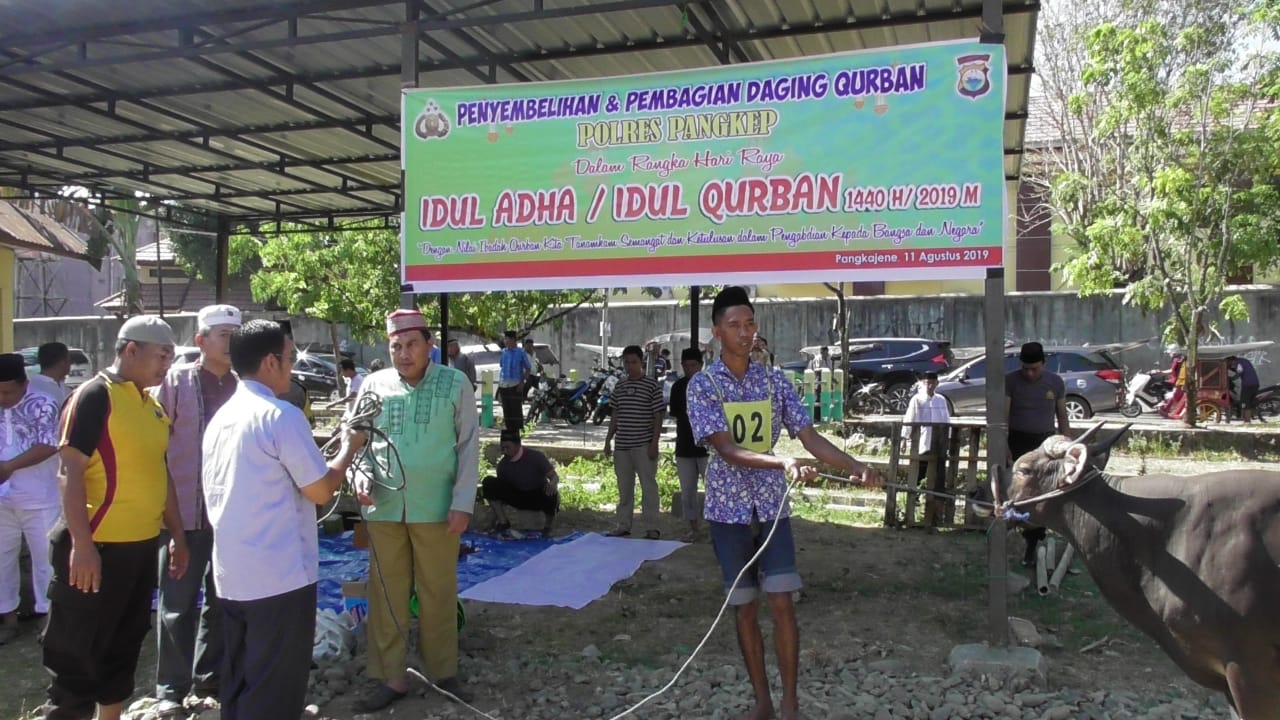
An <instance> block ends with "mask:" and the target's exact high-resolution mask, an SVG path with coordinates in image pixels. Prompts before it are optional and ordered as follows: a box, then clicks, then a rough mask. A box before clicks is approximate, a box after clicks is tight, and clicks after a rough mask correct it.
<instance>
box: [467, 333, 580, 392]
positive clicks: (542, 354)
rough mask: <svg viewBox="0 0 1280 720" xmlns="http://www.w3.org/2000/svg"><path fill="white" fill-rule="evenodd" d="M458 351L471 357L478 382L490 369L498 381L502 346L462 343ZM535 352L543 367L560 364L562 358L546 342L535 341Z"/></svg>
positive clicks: (495, 380) (482, 379)
mask: <svg viewBox="0 0 1280 720" xmlns="http://www.w3.org/2000/svg"><path fill="white" fill-rule="evenodd" d="M458 351H459V352H461V353H462V354H463V355H467V356H468V357H470V358H471V362H473V363H475V366H476V382H477V383H481V382H483V381H484V372H485V371H486V370H489V371H491V372H492V373H493V381H494V382H495V383H496V382H497V381H498V374H499V372H500V370H501V367H500V365H501V360H502V346H501V345H496V344H494V343H486V344H484V345H462V346H460V347H459V348H458ZM533 354H534V356H535V357H537V359H538V362H540V363H542V366H543V367H550V366H553V365H559V364H560V358H558V357H556V354H555V351H554V350H552V349H551V346H550V345H548V344H546V343H534V344H533Z"/></svg>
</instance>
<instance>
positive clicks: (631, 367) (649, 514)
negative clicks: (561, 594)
mask: <svg viewBox="0 0 1280 720" xmlns="http://www.w3.org/2000/svg"><path fill="white" fill-rule="evenodd" d="M622 368H623V370H625V371H626V373H627V376H626V377H625V378H623V379H622V381H621V382H619V383H618V385H617V386H616V387H615V388H614V389H613V395H611V396H610V397H609V404H610V405H611V406H612V407H613V415H612V416H611V417H610V418H609V432H608V434H606V435H605V439H604V454H605V455H612V456H613V471H614V474H615V476H616V477H617V479H618V511H617V512H618V526H617V527H615V528H614V529H613V530H611V531H609V532H608V533H607V534H608V535H609V536H610V537H627V536H629V535H630V534H631V515H632V513H633V512H634V510H635V493H636V476H637V475H639V476H640V488H641V490H642V491H643V492H644V495H643V496H642V498H641V504H640V507H641V511H640V516H641V518H642V519H643V520H644V525H645V533H644V536H645V537H646V538H648V539H650V540H657V539H658V536H659V533H658V438H659V437H660V436H661V435H662V415H663V410H664V408H665V405H666V404H665V403H664V402H663V400H662V387H661V386H659V385H658V382H657V381H656V380H654V379H653V378H651V377H646V376H645V372H644V351H643V350H641V349H640V346H639V345H628V346H627V347H626V348H624V349H623V351H622ZM615 436H617V438H618V444H617V452H616V453H615V452H614V451H613V448H614V445H613V439H614V437H615Z"/></svg>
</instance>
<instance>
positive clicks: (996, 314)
mask: <svg viewBox="0 0 1280 720" xmlns="http://www.w3.org/2000/svg"><path fill="white" fill-rule="evenodd" d="M981 39H982V42H984V43H991V44H993V45H999V44H1003V43H1004V2H1003V0H982V35H981ZM1001 71H1004V68H1001ZM1001 190H1003V188H1001ZM1000 230H1001V237H1002V238H1003V244H1005V245H1007V244H1008V238H1007V237H1004V235H1005V234H1006V233H1007V232H1008V228H1007V226H1002V227H1001V228H1000ZM983 305H984V307H983V314H984V322H983V326H984V328H985V332H986V341H987V342H986V345H987V478H988V479H989V480H990V479H997V480H1002V479H1003V477H1004V475H1005V473H1006V472H1007V470H1006V468H1005V464H1004V463H1005V456H1006V455H1008V454H1009V418H1007V417H1005V413H1004V407H1005V397H1004V313H1005V303H1004V268H1003V267H998V268H988V269H987V281H986V300H985V302H984V304H983ZM1006 536H1007V532H1006V530H1005V523H1004V520H1002V519H1000V518H999V517H996V518H994V520H993V525H992V527H991V531H990V532H988V533H987V538H988V541H987V596H988V608H987V635H988V640H989V641H990V643H991V644H992V645H993V646H995V647H1006V646H1008V644H1009V596H1008V592H1009V583H1008V580H1007V576H1008V574H1009V558H1008V556H1007V554H1006V553H1007V550H1006V548H1005V540H1006Z"/></svg>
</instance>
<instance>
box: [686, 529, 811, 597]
mask: <svg viewBox="0 0 1280 720" xmlns="http://www.w3.org/2000/svg"><path fill="white" fill-rule="evenodd" d="M708 525H709V526H710V530H711V545H712V547H713V548H715V551H716V560H718V561H719V562H720V573H721V575H722V576H723V578H724V589H725V590H726V591H727V590H730V588H733V590H732V592H730V593H729V604H730V605H746V604H748V603H750V602H752V601H754V600H755V599H756V595H757V594H758V593H759V591H761V590H763V591H764V592H766V593H789V592H794V591H796V590H799V589H800V587H801V583H800V573H798V572H796V542H795V538H794V537H793V536H792V534H791V519H790V518H782V519H781V520H779V521H778V528H777V530H775V531H774V533H773V537H772V538H771V539H770V540H769V544H768V545H766V546H765V548H764V552H762V553H760V557H759V558H757V559H756V561H755V564H754V565H752V567H751V568H750V569H748V570H747V571H746V572H742V569H743V568H745V567H747V563H748V562H749V561H750V560H751V558H752V557H753V556H754V555H755V554H756V552H757V551H759V550H760V546H761V545H763V544H764V540H765V538H766V537H769V530H770V529H771V528H772V527H773V520H772V519H769V520H762V521H761V522H760V525H759V527H758V528H756V527H755V526H753V525H739V524H736V523H721V522H708ZM739 573H742V579H741V580H738V583H737V586H736V587H734V580H735V579H737V577H738V574H739Z"/></svg>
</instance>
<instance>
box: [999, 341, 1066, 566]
mask: <svg viewBox="0 0 1280 720" xmlns="http://www.w3.org/2000/svg"><path fill="white" fill-rule="evenodd" d="M1018 361H1019V362H1020V363H1022V367H1021V368H1019V369H1017V370H1014V371H1013V372H1011V373H1009V374H1008V375H1006V376H1005V379H1004V394H1005V417H1007V418H1009V460H1010V463H1011V464H1012V462H1013V461H1016V460H1017V459H1018V458H1020V457H1022V456H1023V455H1025V454H1026V453H1029V452H1031V451H1032V450H1035V449H1036V448H1038V447H1040V443H1042V442H1044V441H1045V439H1046V438H1048V437H1050V436H1052V435H1054V421H1055V420H1056V421H1057V426H1058V433H1057V434H1060V435H1066V436H1068V437H1070V436H1071V420H1070V419H1069V418H1068V417H1067V387H1066V384H1065V383H1063V382H1062V377H1061V376H1060V375H1058V374H1057V373H1052V372H1049V371H1047V370H1045V369H1044V363H1045V355H1044V346H1043V345H1041V344H1040V343H1038V342H1029V343H1026V344H1024V345H1023V346H1022V351H1021V352H1019V353H1018ZM1044 536H1045V531H1044V528H1040V527H1028V528H1023V530H1022V537H1023V539H1025V540H1026V543H1027V551H1026V554H1025V555H1024V556H1023V559H1022V564H1023V565H1027V566H1030V565H1034V564H1035V562H1036V543H1038V542H1040V541H1041V540H1043V539H1044Z"/></svg>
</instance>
